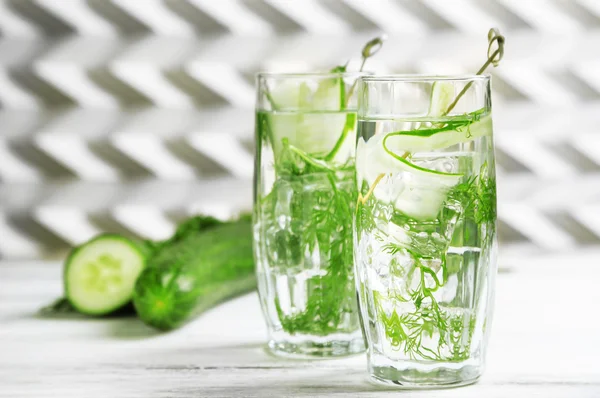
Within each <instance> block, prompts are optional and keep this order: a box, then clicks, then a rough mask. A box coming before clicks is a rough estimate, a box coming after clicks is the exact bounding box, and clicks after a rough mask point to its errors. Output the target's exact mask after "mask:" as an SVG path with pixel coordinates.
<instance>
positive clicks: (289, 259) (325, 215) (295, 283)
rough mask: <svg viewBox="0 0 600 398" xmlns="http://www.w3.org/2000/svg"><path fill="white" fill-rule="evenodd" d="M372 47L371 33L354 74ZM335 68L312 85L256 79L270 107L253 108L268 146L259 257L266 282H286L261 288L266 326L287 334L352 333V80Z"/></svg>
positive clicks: (354, 309) (262, 144)
mask: <svg viewBox="0 0 600 398" xmlns="http://www.w3.org/2000/svg"><path fill="white" fill-rule="evenodd" d="M381 45H382V39H381V38H375V39H373V40H371V41H369V42H368V43H367V44H366V45H365V46H364V48H363V50H362V53H361V55H362V65H361V66H360V70H362V68H363V66H364V64H365V61H366V60H367V59H368V58H370V57H371V56H373V55H374V54H375V53H376V52H377V51H378V50H379V48H380V47H381ZM345 72H347V65H344V66H338V67H335V68H333V69H332V70H330V74H329V75H326V76H325V75H324V76H323V77H321V78H320V80H317V81H316V82H314V83H316V84H315V85H314V86H312V88H311V87H309V86H310V84H311V83H313V82H305V81H298V82H291V83H290V84H287V85H286V84H280V85H279V86H275V85H274V86H273V87H268V86H267V85H266V84H265V87H264V90H265V92H266V96H267V98H268V101H269V102H270V103H271V110H264V111H258V112H257V136H258V138H259V143H258V146H259V147H260V148H261V150H262V149H264V148H266V150H267V151H268V150H270V151H272V153H273V156H272V159H273V160H272V162H273V164H272V165H270V166H271V167H272V169H273V171H274V181H273V183H272V188H271V189H270V192H268V193H267V194H266V195H264V196H262V197H261V195H257V199H256V203H257V207H258V209H259V212H260V215H259V217H258V219H260V220H261V223H260V227H261V230H262V231H263V232H261V233H262V234H263V237H262V239H264V241H265V242H264V246H262V247H263V249H262V252H261V255H262V256H264V257H265V258H267V261H265V263H266V267H268V268H269V270H268V273H269V274H270V275H271V276H268V277H267V278H273V277H272V275H277V276H275V277H274V278H277V277H278V276H281V278H280V279H283V280H285V281H286V282H285V283H286V284H287V287H286V288H281V287H279V286H275V287H273V288H270V289H271V292H272V293H271V295H272V296H271V297H270V298H269V300H273V302H274V303H273V304H274V305H273V307H274V310H275V311H274V312H275V314H274V315H276V318H277V321H278V322H277V323H278V325H276V328H279V327H281V329H283V331H285V332H287V333H288V334H291V335H295V334H302V335H313V336H326V335H329V334H332V333H354V332H358V329H359V319H358V309H357V302H356V293H355V285H354V274H353V253H352V243H353V238H352V222H353V217H354V210H355V203H356V187H355V170H354V149H355V148H354V145H355V141H356V109H355V105H354V104H353V102H351V101H353V100H354V99H355V98H356V95H355V87H356V79H357V76H350V75H344V73H345ZM288 105H289V106H288ZM268 280H269V282H268V283H270V284H274V283H275V284H276V282H272V279H268ZM271 286H272V285H271ZM271 308H272V307H271Z"/></svg>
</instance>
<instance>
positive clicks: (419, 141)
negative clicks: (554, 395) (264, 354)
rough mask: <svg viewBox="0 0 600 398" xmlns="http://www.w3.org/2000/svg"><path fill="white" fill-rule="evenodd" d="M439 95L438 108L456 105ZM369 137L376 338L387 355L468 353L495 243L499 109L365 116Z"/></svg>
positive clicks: (361, 157) (361, 178)
mask: <svg viewBox="0 0 600 398" xmlns="http://www.w3.org/2000/svg"><path fill="white" fill-rule="evenodd" d="M436 95H442V96H445V94H443V93H441V94H440V93H439V92H438V94H436ZM437 100H438V99H437V98H433V100H432V102H435V101H437ZM439 100H440V101H444V102H445V103H444V104H443V105H442V106H437V105H432V106H431V107H430V111H431V109H434V110H435V109H438V110H439V109H444V108H445V107H447V102H448V101H447V100H442V99H439ZM434 112H437V111H434ZM359 136H360V138H359V145H358V147H357V154H356V159H357V178H358V184H359V190H360V193H359V195H360V197H361V198H362V200H361V201H360V202H359V206H358V209H357V215H356V246H355V260H356V263H357V270H358V274H357V278H358V279H359V283H358V286H359V294H360V295H361V302H364V303H365V308H366V309H365V310H363V318H364V320H365V324H368V325H371V326H370V327H369V328H368V329H367V334H368V335H369V337H368V338H369V339H370V341H372V342H373V344H374V350H375V351H376V352H377V353H379V354H378V355H381V356H382V357H386V358H394V359H395V360H406V361H438V362H457V363H458V362H462V361H467V360H468V359H469V358H470V357H471V355H472V353H473V352H474V350H476V347H478V346H479V344H481V339H482V338H483V337H482V336H481V335H480V334H477V333H475V332H474V331H475V330H482V329H483V326H482V325H483V324H484V323H485V322H486V320H485V318H484V317H483V316H481V314H480V313H479V311H480V310H482V311H483V309H484V308H485V302H484V304H482V306H483V307H481V308H480V307H478V304H477V302H476V298H477V297H480V296H481V295H482V292H481V291H479V290H478V289H481V286H486V279H487V278H488V277H489V275H490V274H489V273H488V272H490V270H489V269H488V266H489V262H490V261H489V258H490V256H492V255H493V254H492V253H493V252H494V250H495V248H494V245H495V227H496V224H495V222H496V182H495V174H494V153H493V143H492V127H491V115H490V114H489V111H484V110H483V109H482V110H479V111H475V112H471V113H467V114H463V115H452V116H444V115H442V114H440V113H439V112H438V114H437V115H428V116H421V117H418V118H408V117H407V118H392V117H385V116H382V117H372V118H363V119H361V120H360V121H359ZM482 308H483V309H482Z"/></svg>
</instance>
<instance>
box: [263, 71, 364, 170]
mask: <svg viewBox="0 0 600 398" xmlns="http://www.w3.org/2000/svg"><path fill="white" fill-rule="evenodd" d="M345 97H346V86H345V83H344V80H343V79H342V78H341V77H340V78H338V77H335V78H329V79H323V80H321V81H320V82H319V84H318V86H317V87H316V88H315V89H314V92H313V91H312V90H311V89H310V88H309V87H308V85H307V84H306V83H305V82H302V83H296V82H289V81H286V82H282V83H280V84H279V85H277V86H276V87H275V88H274V89H273V90H272V92H271V94H270V100H271V105H272V107H273V109H274V110H275V111H276V112H274V113H270V114H269V115H268V117H267V118H268V123H269V130H270V132H269V135H270V138H271V143H272V147H273V152H274V155H275V159H277V158H278V157H279V154H280V153H281V150H282V148H283V141H284V139H287V142H288V143H289V144H290V145H292V146H294V147H295V148H297V149H299V150H301V151H303V152H305V153H307V154H309V155H312V156H319V157H321V156H326V157H327V160H333V161H334V162H336V163H345V162H346V161H347V160H348V159H349V158H350V156H351V155H352V153H353V149H354V148H353V145H354V142H355V139H356V135H355V134H356V129H355V124H356V116H355V114H346V113H343V112H339V113H337V111H342V110H343V109H344V108H345ZM286 110H288V111H290V112H285V111H286ZM292 111H293V112H292Z"/></svg>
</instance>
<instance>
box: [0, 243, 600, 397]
mask: <svg viewBox="0 0 600 398" xmlns="http://www.w3.org/2000/svg"><path fill="white" fill-rule="evenodd" d="M501 265H503V266H504V267H503V269H504V270H505V272H502V273H501V274H500V275H499V277H498V284H497V301H496V314H495V319H494V325H493V334H492V338H491V346H490V351H489V356H488V367H487V371H486V374H485V376H484V377H483V379H482V380H481V381H480V382H479V383H478V384H476V385H474V386H470V387H464V388H459V389H452V390H439V391H427V392H420V391H410V392H403V393H402V394H403V395H402V396H405V397H412V396H418V397H421V396H424V397H425V396H426V397H461V398H462V397H465V398H469V397H477V398H480V397H492V398H493V397H511V398H517V397H538V396H539V397H565V398H566V397H569V398H588V397H590V398H591V397H600V321H598V314H599V310H598V308H599V304H598V303H600V251H598V250H588V251H585V252H579V253H566V254H563V255H547V256H534V257H532V256H522V257H519V256H515V257H513V258H505V259H503V260H502V262H501ZM60 272H61V270H60V264H57V263H8V262H4V263H2V262H0V397H2V398H4V397H6V398H18V397H36V398H37V397H61V398H71V397H73V398H75V397H77V398H83V397H85V398H87V397H103V398H114V397H143V398H154V397H182V398H186V397H194V398H198V397H293V396H294V397H295V396H299V397H318V396H336V397H341V396H349V397H380V396H381V397H385V396H395V395H396V394H399V392H398V391H397V390H389V389H385V388H382V387H378V386H375V385H372V384H370V383H369V382H368V381H367V377H366V358H365V357H364V355H359V356H355V357H352V358H347V359H340V360H324V361H292V360H284V359H280V358H275V357H272V356H270V355H269V354H268V353H266V352H265V350H264V341H265V338H266V330H265V326H264V324H263V320H262V314H261V313H260V309H259V305H258V299H257V297H256V295H255V294H251V295H248V296H245V297H242V298H239V299H237V300H234V301H231V302H228V303H226V304H224V305H222V306H220V307H218V308H216V309H214V310H212V311H210V312H209V313H207V314H205V315H204V316H203V317H201V318H200V319H198V320H197V321H195V322H193V323H191V324H189V325H188V326H186V327H184V328H182V329H180V330H178V331H175V332H173V333H168V334H157V333H155V332H154V331H152V330H150V329H149V328H146V327H145V326H144V325H143V324H141V323H140V322H139V321H138V320H136V319H135V318H113V319H102V320H96V319H85V318H64V319H44V318H40V317H39V316H37V315H36V310H37V309H38V308H40V307H41V306H42V305H44V304H46V303H48V302H49V301H51V300H52V299H53V298H54V297H57V296H59V295H60V293H61V283H60Z"/></svg>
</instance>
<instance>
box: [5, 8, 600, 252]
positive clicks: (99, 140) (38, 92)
mask: <svg viewBox="0 0 600 398" xmlns="http://www.w3.org/2000/svg"><path fill="white" fill-rule="evenodd" d="M492 26H496V27H499V28H500V29H501V30H502V32H503V33H504V34H505V36H506V38H507V44H506V55H505V59H504V60H503V61H502V63H501V66H500V67H499V68H498V69H496V70H494V71H493V76H494V80H493V84H494V113H495V127H496V137H497V156H498V164H499V166H498V167H499V170H498V172H499V177H498V178H499V200H500V203H499V218H500V228H501V231H500V236H501V242H502V244H503V247H504V250H508V251H510V250H520V251H522V250H530V251H536V250H537V251H540V250H544V251H557V252H558V251H563V250H572V249H574V248H575V249H579V248H581V249H585V247H586V246H591V245H600V1H598V0H396V1H394V0H369V1H367V0H287V1H286V0H261V1H253V0H0V32H1V38H0V104H1V110H0V257H2V258H38V257H41V256H46V257H47V256H53V255H56V254H58V253H60V252H61V251H64V250H65V249H67V248H68V247H69V246H71V245H74V244H77V243H80V242H82V241H83V240H86V239H88V238H89V237H91V236H92V235H94V234H96V233H98V232H101V231H107V230H110V231H116V232H126V233H130V234H134V235H139V236H141V237H146V238H154V239H158V238H162V237H165V236H167V235H169V233H170V232H171V231H172V230H173V228H174V225H175V224H176V222H177V221H178V220H180V219H182V218H183V217H185V216H186V215H188V214H192V213H195V212H198V211H202V212H208V213H211V214H215V215H217V216H221V217H227V216H229V215H231V214H232V213H235V212H238V211H240V210H243V209H249V208H250V206H251V188H252V156H253V110H252V108H253V102H254V86H253V85H254V83H253V76H254V74H255V73H256V72H257V71H259V70H281V71H283V70H285V71H292V70H311V69H328V68H330V67H331V66H333V65H336V64H339V63H340V62H344V61H345V60H346V59H348V58H350V57H356V55H357V54H358V52H359V51H360V48H361V46H362V44H363V43H364V42H365V41H366V40H367V39H369V38H371V37H372V36H373V35H374V34H378V33H380V32H386V33H387V34H388V37H389V38H388V41H387V42H386V44H385V46H384V48H383V50H382V51H381V53H380V54H378V56H377V57H376V58H375V59H374V60H373V61H372V63H371V64H370V69H372V70H374V71H377V72H384V73H434V74H449V73H462V72H474V71H475V70H477V69H478V68H479V66H480V64H481V63H482V61H483V60H484V56H485V50H486V47H487V43H486V32H487V30H488V29H489V28H490V27H492Z"/></svg>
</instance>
